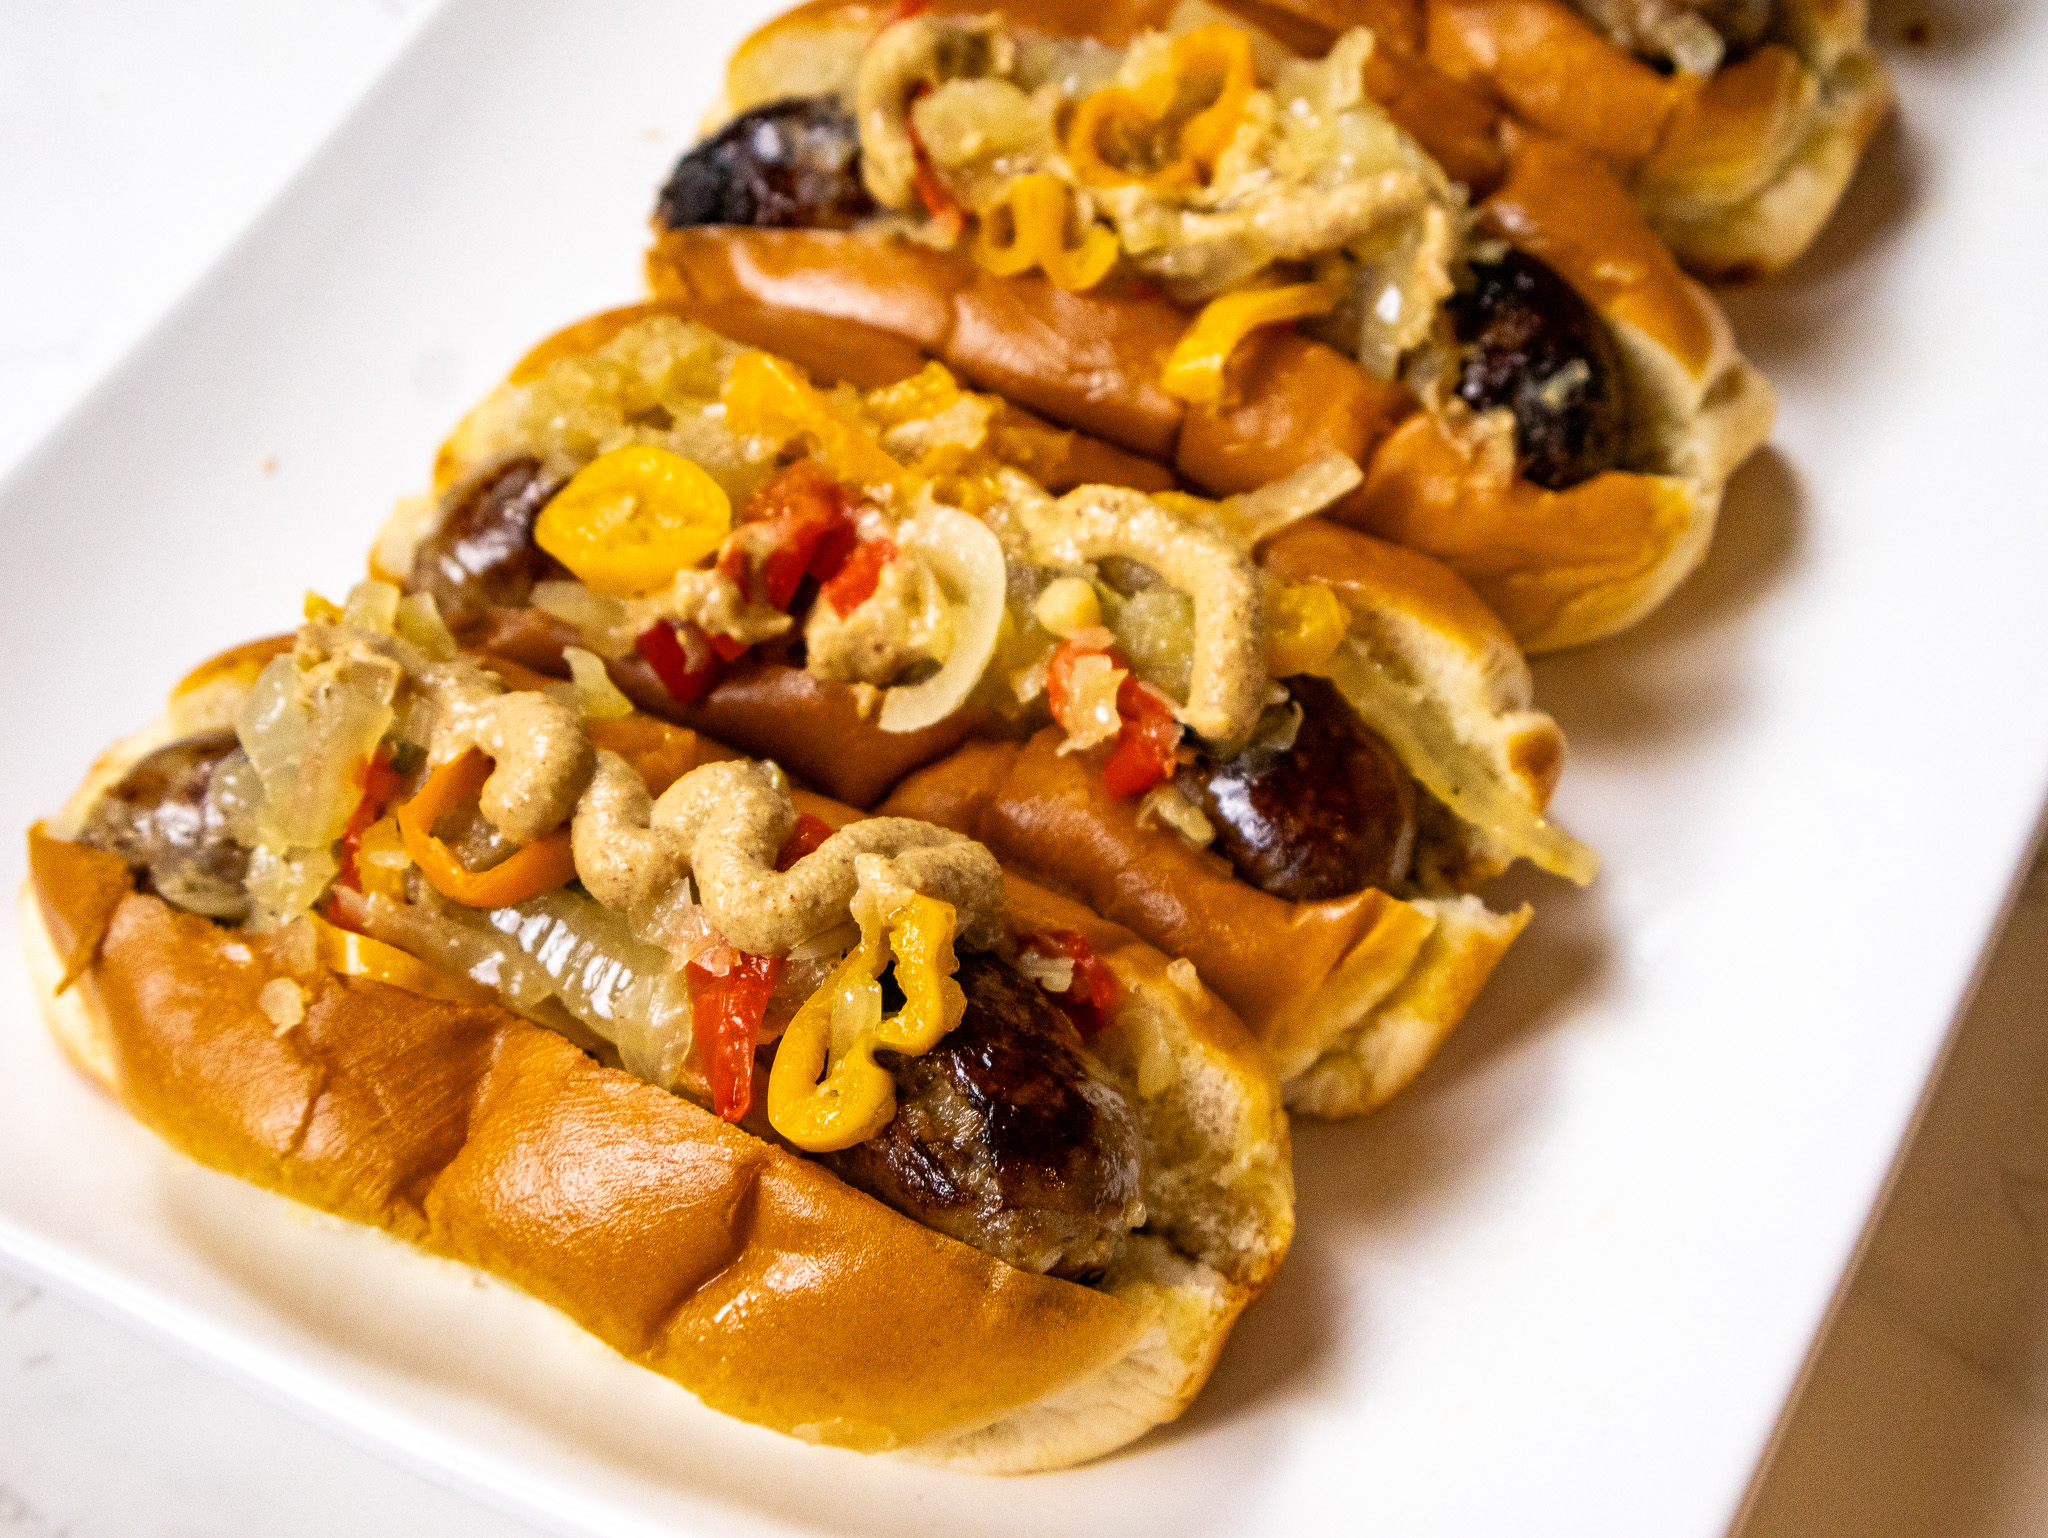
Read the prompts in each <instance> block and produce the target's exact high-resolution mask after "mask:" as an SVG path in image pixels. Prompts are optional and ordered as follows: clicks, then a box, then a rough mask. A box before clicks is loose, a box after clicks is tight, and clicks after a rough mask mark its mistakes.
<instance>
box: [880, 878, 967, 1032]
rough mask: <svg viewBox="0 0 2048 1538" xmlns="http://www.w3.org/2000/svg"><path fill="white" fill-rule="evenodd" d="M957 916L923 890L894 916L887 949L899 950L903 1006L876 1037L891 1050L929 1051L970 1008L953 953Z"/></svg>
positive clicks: (884, 1022) (951, 907)
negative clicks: (958, 980) (956, 974)
mask: <svg viewBox="0 0 2048 1538" xmlns="http://www.w3.org/2000/svg"><path fill="white" fill-rule="evenodd" d="M954 918H955V914H954V909H953V905H952V904H951V903H948V902H940V901H939V900H938V899H937V898H936V897H926V896H925V895H924V894H923V893H919V894H918V895H917V896H915V897H913V898H911V899H910V901H909V902H907V903H905V904H904V905H903V907H902V908H900V909H898V910H897V912H896V913H895V914H894V915H892V916H891V918H890V921H889V949H890V950H892V951H894V952H895V953H896V986H897V987H898V988H901V989H902V990H903V1008H901V1009H900V1010H898V1011H897V1012H896V1013H895V1014H893V1015H891V1016H889V1017H888V1018H887V1019H886V1020H884V1021H883V1022H882V1023H881V1024H880V1025H878V1026H877V1027H876V1028H875V1039H876V1040H877V1041H878V1042H879V1043H880V1044H881V1045H883V1046H885V1047H887V1048H888V1049H889V1050H890V1051H891V1052H902V1053H906V1054H908V1055H909V1056H911V1057H916V1056H917V1055H918V1054H920V1053H923V1052H929V1051H931V1049H932V1048H933V1047H935V1046H937V1045H938V1044H939V1038H940V1037H942V1036H944V1035H945V1034H946V1032H948V1031H950V1030H952V1029H953V1027H954V1026H956V1025H958V1024H959V1023H960V1017H961V1016H962V1015H964V1014H965V1013H966V1012H967V995H966V994H964V993H962V992H961V991H960V985H959V984H958V983H956V982H954V981H953V973H954V972H956V971H958V970H959V967H960V962H959V960H958V958H957V957H955V956H954V954H953V922H954ZM866 948H867V947H866V942H865V941H864V942H863V944H862V949H864V950H865V949H866Z"/></svg>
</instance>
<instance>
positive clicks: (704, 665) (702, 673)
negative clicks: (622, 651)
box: [633, 620, 723, 705]
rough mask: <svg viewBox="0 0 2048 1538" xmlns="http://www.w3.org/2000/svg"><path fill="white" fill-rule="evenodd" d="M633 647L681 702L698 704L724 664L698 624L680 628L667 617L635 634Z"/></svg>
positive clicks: (677, 700) (663, 686) (714, 681)
mask: <svg viewBox="0 0 2048 1538" xmlns="http://www.w3.org/2000/svg"><path fill="white" fill-rule="evenodd" d="M633 649H634V650H635V651H637V652H639V653H640V655H641V656H643V657H645V658H646V659H647V665H648V666H649V667H651V668H653V669H654V676H655V677H656V678H658V679H660V680H661V686H662V688H664V689H666V690H668V692H669V694H670V695H671V696H672V697H673V698H674V699H675V702H676V703H677V704H678V705H694V704H696V703H697V701H699V700H701V699H702V698H704V696H705V695H706V694H709V693H710V692H711V686H712V685H713V684H715V683H717V682H718V674H719V671H720V669H721V667H722V666H723V663H722V662H721V660H720V658H719V654H718V653H717V651H715V650H714V649H713V648H712V645H711V641H710V638H708V637H707V636H706V635H705V634H704V632H703V631H702V630H700V629H698V628H697V627H696V626H695V625H687V624H686V625H684V626H683V627H682V629H681V630H680V631H678V630H677V629H676V627H675V626H673V625H671V624H669V622H668V621H667V620H656V621H655V622H654V623H653V624H652V625H649V626H648V627H647V628H646V629H645V630H643V631H641V632H640V634H638V635H637V636H635V637H634V638H633Z"/></svg>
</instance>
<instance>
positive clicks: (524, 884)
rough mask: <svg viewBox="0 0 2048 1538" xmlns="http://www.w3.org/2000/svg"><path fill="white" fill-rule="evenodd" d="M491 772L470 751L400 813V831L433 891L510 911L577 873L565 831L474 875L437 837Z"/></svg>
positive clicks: (431, 780) (432, 777)
mask: <svg viewBox="0 0 2048 1538" xmlns="http://www.w3.org/2000/svg"><path fill="white" fill-rule="evenodd" d="M492 767H493V765H492V763H491V760H490V759H488V758H486V757H485V756H484V755H483V754H481V753H479V752H477V751H476V749H474V748H472V749H470V750H469V751H468V752H467V753H465V754H463V755H462V757H460V758H458V759H455V760H453V761H452V762H450V763H446V764H443V765H442V766H441V767H440V768H438V769H436V770H435V771H434V772H433V773H432V774H430V775H428V776H427V782H426V784H424V785H422V786H421V787H420V788H419V793H418V794H417V795H415V796H414V797H413V798H412V799H411V800H410V801H408V802H406V803H405V805H404V806H402V807H400V808H399V809H398V832H399V835H400V837H402V838H403V839H404V840H405V852H406V853H407V854H408V855H410V856H411V857H412V863H413V864H415V865H417V866H418V867H419V868H420V874H421V875H423V876H425V877H426V878H427V882H428V884H429V885H430V886H432V887H433V889H434V890H435V891H437V892H439V893H440V894H441V895H442V896H443V897H445V898H447V899H448V900H449V901H450V902H458V903H461V904H462V905H463V906H464V907H466V908H506V907H510V906H511V905H512V904H514V903H521V902H524V901H526V899H527V898H529V897H538V896H539V895H540V894H541V893H543V892H552V891H553V890H554V889H555V888H556V887H558V886H562V885H564V884H565V883H567V882H568V881H569V879H570V878H571V877H573V876H574V875H575V874H576V858H575V856H574V854H573V853H571V851H570V848H569V830H568V829H567V828H566V827H563V828H557V829H555V831H554V832H552V833H549V834H547V835H545V836H544V837H541V838H537V839H535V840H534V841H533V842H532V843H530V844H528V845H526V846H525V847H523V848H521V849H517V850H514V851H513V853H512V854H511V855H510V856H508V857H507V858H506V859H503V860H501V861H499V862H498V863H497V864H496V865H493V866H491V867H490V868H489V869H488V870H471V869H470V868H469V867H468V866H466V865H464V864H463V863H462V862H461V861H460V860H458V859H457V858H456V857H455V851H454V850H452V849H450V848H449V847H448V846H447V845H446V844H444V843H442V842H441V840H439V839H438V838H436V837H434V824H435V823H437V822H439V821H440V820H441V818H442V817H443V816H444V815H446V814H447V813H449V812H452V811H453V810H455V808H456V807H458V806H461V805H462V804H463V803H464V802H468V801H474V800H475V799H476V797H477V793H478V792H479V791H481V790H482V789H483V786H484V781H485V780H487V779H489V778H490V775H491V769H492Z"/></svg>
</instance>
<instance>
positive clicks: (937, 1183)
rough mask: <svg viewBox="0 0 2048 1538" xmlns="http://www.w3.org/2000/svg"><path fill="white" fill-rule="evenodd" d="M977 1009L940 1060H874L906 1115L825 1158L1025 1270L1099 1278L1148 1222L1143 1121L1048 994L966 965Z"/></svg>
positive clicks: (970, 1004) (996, 964)
mask: <svg viewBox="0 0 2048 1538" xmlns="http://www.w3.org/2000/svg"><path fill="white" fill-rule="evenodd" d="M955 980H956V981H957V982H958V983H959V984H960V986H961V988H962V989H963V990H965V992H966V994H967V1011H966V1013H965V1015H964V1016H963V1017H962V1018H961V1021H960V1024H959V1025H957V1026H955V1027H954V1028H953V1030H952V1031H950V1032H949V1033H948V1034H947V1035H946V1037H945V1038H944V1039H943V1040H942V1041H941V1042H940V1043H939V1044H938V1045H937V1046H935V1047H934V1048H932V1049H931V1050H930V1051H929V1052H926V1053H924V1054H922V1055H920V1056H917V1057H904V1056H902V1055H900V1054H897V1053H893V1052H882V1053H878V1054H877V1055H876V1057H877V1061H879V1062H881V1063H882V1064H883V1066H884V1067H886V1068H887V1069H888V1070H889V1071H890V1072H891V1073H892V1074H893V1075H894V1076H895V1078H896V1092H897V1104H896V1115H895V1118H894V1119H893V1120H892V1121H891V1122H890V1123H889V1125H888V1126H886V1127H884V1128H883V1129H882V1131H881V1132H879V1133H877V1134H876V1135H875V1136H874V1137H872V1138H870V1139H868V1141H866V1142H865V1143H860V1144H857V1145H856V1146H854V1147H853V1148H850V1149H847V1150H845V1151H844V1152H842V1153H838V1154H832V1155H828V1156H827V1157H826V1160H825V1162H826V1163H827V1164H828V1165H829V1166H830V1167H831V1168H832V1169H833V1171H834V1172H835V1173H837V1174H838V1175H839V1176H840V1177H841V1178H842V1179H844V1180H845V1181H847V1182H848V1183H849V1184H850V1185H854V1186H857V1187H859V1188H860V1189H861V1190H863V1191H866V1192H868V1193H869V1194H870V1195H872V1196H875V1197H877V1198H879V1199H880V1200H881V1201H884V1202H886V1203H888V1205H890V1206H891V1207H894V1208H896V1209H897V1210H898V1211H899V1212H903V1213H905V1214H907V1215H909V1216H910V1217H913V1218H916V1219H917V1220H918V1221H919V1222H921V1223H924V1224H925V1225H926V1226H928V1227H931V1228H934V1229H937V1230H938V1231H939V1232H941V1233H944V1234H949V1235H951V1236H952V1237H953V1238H955V1239H959V1240H961V1241H963V1242H964V1243H967V1244H971V1245H973V1246H975V1247H976V1248H977V1249H980V1250H983V1251H986V1252H987V1253H989V1254H991V1255H994V1256H996V1257H998V1258H999V1259H1001V1260H1004V1261H1007V1262H1008V1263H1009V1264H1011V1265H1013V1266H1017V1267H1018V1268H1020V1269H1022V1270H1029V1271H1041V1272H1049V1273H1050V1274H1052V1275H1054V1276H1061V1277H1069V1278H1087V1277H1092V1276H1095V1275H1098V1274H1100V1273H1101V1271H1102V1270H1103V1268H1104V1267H1106V1266H1107V1265H1108V1264H1109V1263H1110V1261H1111V1260H1113V1259H1114V1258H1115V1255H1116V1251H1117V1248H1118V1246H1119V1245H1120V1244H1121V1242H1122V1240H1123V1238H1124V1236H1125V1235H1126V1234H1127V1233H1129V1232H1130V1231H1131V1229H1132V1228H1134V1227H1136V1226H1137V1225H1138V1224H1139V1223H1141V1222H1142V1221H1143V1220H1144V1207H1143V1204H1142V1201H1141V1199H1140V1195H1139V1169H1140V1161H1139V1146H1138V1142H1139V1140H1138V1127H1137V1120H1136V1117H1135V1116H1134V1114H1133V1113H1132V1111H1131V1107H1130V1104H1129V1102H1128V1101H1127V1100H1126V1099H1125V1097H1124V1093H1123V1091H1122V1090H1121V1089H1119V1088H1118V1087H1117V1086H1116V1084H1115V1083H1114V1082H1113V1081H1112V1080H1111V1079H1110V1077H1109V1075H1108V1073H1107V1072H1106V1071H1105V1070H1104V1069H1103V1068H1102V1066H1101V1065H1100V1064H1099V1063H1097V1062H1096V1060H1095V1059H1094V1057H1093V1056H1092V1055H1091V1054H1090V1053H1089V1052H1088V1050H1087V1048H1086V1047H1085V1046H1083V1045H1082V1042H1081V1038H1080V1035H1079V1033H1078V1032H1077V1031H1076V1030H1075V1028H1074V1025H1073V1022H1072V1021H1071V1020H1069V1019H1068V1018H1067V1016H1066V1014H1065V1013H1064V1012H1063V1011H1061V1010H1060V1009H1059V1008H1058V1007H1057V1006H1055V1005H1054V1004H1053V1002H1052V1001H1051V1000H1050V999H1049V998H1048V997H1047V996H1046V995H1045V994H1044V993H1043V992H1041V991H1040V990H1039V989H1038V987H1037V986H1036V985H1035V984H1033V983H1031V982H1029V981H1028V980H1026V979H1025V978H1023V977H1021V976H1019V975H1018V974H1017V973H1016V972H1015V971H1013V970H1011V969H1010V968H1009V967H1007V966H1005V965H1003V964H1002V963H1001V962H1000V961H997V960H995V959H993V958H991V957H987V956H969V957H966V958H963V960H962V961H961V964H960V970H959V972H958V973H957V974H956V975H955Z"/></svg>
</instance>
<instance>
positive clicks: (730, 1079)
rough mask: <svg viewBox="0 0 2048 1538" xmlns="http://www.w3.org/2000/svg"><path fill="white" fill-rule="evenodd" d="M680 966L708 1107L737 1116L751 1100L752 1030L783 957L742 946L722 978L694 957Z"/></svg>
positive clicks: (764, 1008) (729, 1117)
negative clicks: (707, 1088) (707, 1085)
mask: <svg viewBox="0 0 2048 1538" xmlns="http://www.w3.org/2000/svg"><path fill="white" fill-rule="evenodd" d="M683 970H684V972H685V974H686V975H687V976H688V978H689V983H690V1036H691V1040H692V1042H693V1043H694V1044H695V1047H696V1052H697V1062H698V1064H699V1065H700V1066H701V1067H702V1068H703V1070H704V1077H705V1078H706V1079H707V1080H709V1081H710V1084H711V1108H712V1109H713V1110H714V1111H716V1112H717V1113H718V1114H719V1115H720V1116H722V1117H724V1118H725V1119H726V1120H727V1121H738V1120H740V1119H741V1118H742V1117H743V1116H745V1115H746V1114H747V1109H748V1107H750V1106H751V1105H752V1104H753V1103H754V1042H755V1033H756V1032H757V1031H759V1030H760V1028H761V1021H762V1018H763V1017H764V1016H765V1015H766V1014H767V1013H768V996H769V995H770V994H771V993H773V992H774V991H775V984H776V982H777V981H778V980H780V978H781V976H782V960H781V958H780V957H777V956H755V955H752V954H751V953H749V952H746V951H742V952H740V953H739V957H738V959H737V960H736V961H734V962H733V964H732V965H731V966H730V967H729V968H727V969H726V972H725V975H724V976H722V977H721V976H720V975H719V974H718V973H716V972H707V971H706V970H705V969H704V968H702V967H700V966H698V965H697V963H696V962H694V961H693V962H691V963H690V964H689V965H688V966H686V967H685V968H684V969H683Z"/></svg>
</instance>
